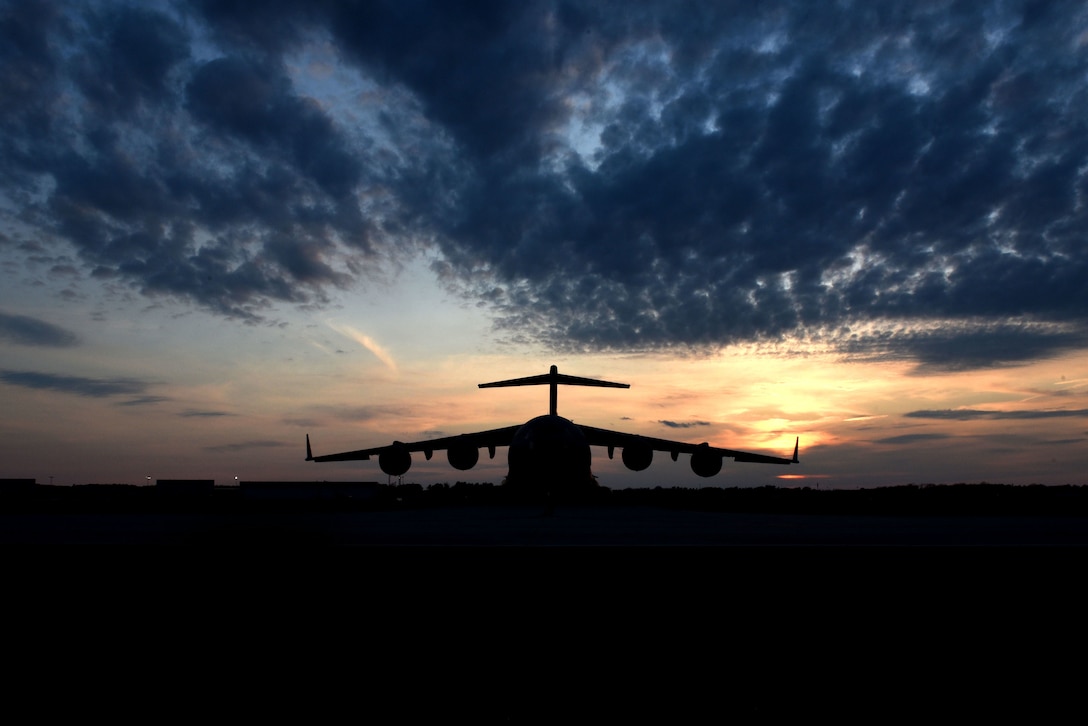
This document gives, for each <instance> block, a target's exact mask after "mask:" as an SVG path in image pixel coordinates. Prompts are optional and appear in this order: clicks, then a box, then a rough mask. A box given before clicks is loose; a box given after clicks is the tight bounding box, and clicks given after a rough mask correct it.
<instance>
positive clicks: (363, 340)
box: [328, 322, 397, 373]
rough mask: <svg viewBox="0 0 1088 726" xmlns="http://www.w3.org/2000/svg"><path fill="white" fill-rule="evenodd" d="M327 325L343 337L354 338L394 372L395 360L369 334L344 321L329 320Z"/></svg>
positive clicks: (395, 368)
mask: <svg viewBox="0 0 1088 726" xmlns="http://www.w3.org/2000/svg"><path fill="white" fill-rule="evenodd" d="M328 326H329V327H330V328H332V329H333V330H335V331H336V332H337V333H340V335H343V336H344V337H345V338H350V339H351V340H354V341H355V342H356V343H358V344H359V345H361V346H363V347H364V348H366V349H367V350H369V351H370V352H371V353H373V354H374V357H375V358H377V359H378V360H380V361H381V362H382V363H383V364H384V365H385V367H386V368H388V369H389V370H391V371H393V372H394V373H396V372H397V362H396V361H395V360H394V359H393V356H392V355H391V354H390V353H389V351H387V350H386V349H385V348H383V347H382V346H381V345H380V344H379V343H378V342H377V341H375V340H374V339H373V338H371V337H370V336H369V335H367V334H365V333H362V332H360V331H359V330H357V329H355V328H353V327H352V326H350V325H346V324H344V323H334V322H330V323H328Z"/></svg>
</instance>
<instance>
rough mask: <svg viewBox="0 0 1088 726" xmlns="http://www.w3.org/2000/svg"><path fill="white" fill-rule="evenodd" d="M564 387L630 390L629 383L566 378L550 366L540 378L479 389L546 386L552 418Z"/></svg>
mask: <svg viewBox="0 0 1088 726" xmlns="http://www.w3.org/2000/svg"><path fill="white" fill-rule="evenodd" d="M560 384H562V385H565V386H600V387H601V388H630V387H631V384H630V383H613V382H611V381H600V380H597V379H596V378H581V377H579V376H568V375H564V374H562V373H560V372H559V369H558V368H556V367H555V366H552V369H551V371H549V372H548V373H545V374H544V375H542V376H528V377H527V378H511V379H510V380H508V381H495V382H494V383H481V384H479V385H480V388H505V387H507V386H548V387H549V388H550V389H551V391H550V392H549V395H548V398H549V406H548V412H549V413H550V414H551V415H552V416H556V415H558V414H557V413H556V408H557V403H556V401H557V399H558V397H559V396H558V394H557V393H556V389H558V388H559V385H560Z"/></svg>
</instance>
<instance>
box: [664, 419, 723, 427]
mask: <svg viewBox="0 0 1088 726" xmlns="http://www.w3.org/2000/svg"><path fill="white" fill-rule="evenodd" d="M658 423H659V424H661V425H662V426H668V427H669V428H670V429H690V428H695V427H697V426H709V425H710V422H708V421H683V422H678V421H664V420H662V421H658Z"/></svg>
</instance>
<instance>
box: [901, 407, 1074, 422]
mask: <svg viewBox="0 0 1088 726" xmlns="http://www.w3.org/2000/svg"><path fill="white" fill-rule="evenodd" d="M903 415H904V416H906V417H907V418H926V419H937V420H940V421H978V420H980V419H981V420H992V421H1000V420H1009V419H1011V420H1016V421H1028V420H1033V419H1044V418H1088V409H1085V408H1081V409H1052V410H1041V411H1030V410H1029V411H987V410H983V409H975V408H951V409H943V410H937V411H910V412H908V413H905V414H903Z"/></svg>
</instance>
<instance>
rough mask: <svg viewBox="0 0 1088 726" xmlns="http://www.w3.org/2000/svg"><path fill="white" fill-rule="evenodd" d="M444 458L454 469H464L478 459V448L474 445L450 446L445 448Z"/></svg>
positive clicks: (470, 466)
mask: <svg viewBox="0 0 1088 726" xmlns="http://www.w3.org/2000/svg"><path fill="white" fill-rule="evenodd" d="M446 459H448V460H449V462H450V466H452V467H453V468H454V469H459V470H461V471H466V470H467V469H471V468H472V467H474V466H476V462H477V461H479V460H480V450H479V449H478V448H476V447H475V446H464V445H462V446H451V447H450V448H448V449H446Z"/></svg>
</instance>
